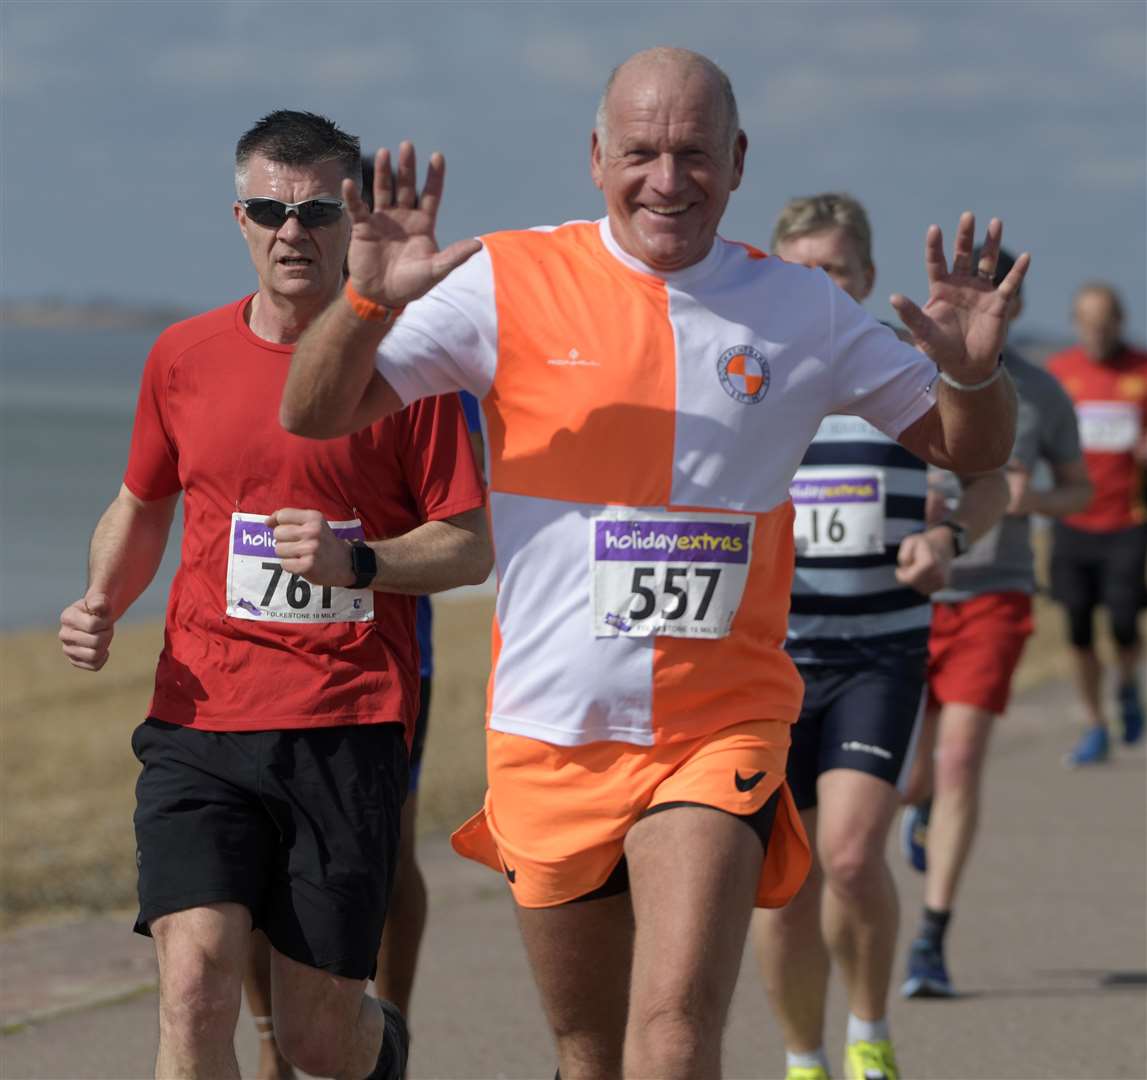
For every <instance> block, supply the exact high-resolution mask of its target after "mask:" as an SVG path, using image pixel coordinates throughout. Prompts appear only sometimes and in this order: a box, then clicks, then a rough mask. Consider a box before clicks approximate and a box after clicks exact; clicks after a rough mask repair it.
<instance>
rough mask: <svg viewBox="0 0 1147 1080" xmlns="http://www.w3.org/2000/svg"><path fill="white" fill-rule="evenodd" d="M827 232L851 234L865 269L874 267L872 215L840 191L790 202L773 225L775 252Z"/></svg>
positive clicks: (790, 200)
mask: <svg viewBox="0 0 1147 1080" xmlns="http://www.w3.org/2000/svg"><path fill="white" fill-rule="evenodd" d="M827 229H843V230H844V231H845V232H846V233H848V235H849V237H850V238H851V239H852V243H853V245H854V247H855V248H856V253H857V255H859V256H860V261H861V262H862V263H863V264H864V268H865V269H866V270H869V269H871V268H872V226H871V225H869V224H868V214H866V213H865V211H864V207H863V206H861V205H860V203H859V202H857V201H856V199H854V198H853V197H852V196H851V195H844V194H842V193H840V192H834V191H826V192H825V193H823V194H821V195H805V196H802V197H801V198H797V199H789V201H788V202H787V203H785V208H784V209H783V210H782V211H781V213H780V217H778V218H777V223H776V225H774V226H773V250H774V251H776V249H777V247H778V246H779V245H780V244H782V243H783V242H784V241H786V240H791V239H793V238H794V237H797V236H808V235H809V234H810V233H818V232H824V231H825V230H827Z"/></svg>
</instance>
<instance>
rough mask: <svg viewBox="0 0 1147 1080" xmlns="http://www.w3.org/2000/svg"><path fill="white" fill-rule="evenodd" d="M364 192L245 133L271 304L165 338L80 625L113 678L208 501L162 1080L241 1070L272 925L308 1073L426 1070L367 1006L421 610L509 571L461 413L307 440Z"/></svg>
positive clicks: (70, 646)
mask: <svg viewBox="0 0 1147 1080" xmlns="http://www.w3.org/2000/svg"><path fill="white" fill-rule="evenodd" d="M358 176H359V144H358V140H357V139H355V138H352V137H350V136H348V135H346V134H345V133H343V132H341V131H339V129H338V128H336V127H335V125H334V124H332V123H331V122H330V121H329V120H326V119H324V118H323V117H319V116H315V115H314V114H311V113H293V112H282V111H281V112H276V113H272V114H270V115H269V116H267V117H265V118H264V119H263V120H261V121H259V123H257V124H256V125H255V126H254V127H253V128H252V129H251V130H250V131H249V132H247V133H246V134H245V135H244V136H243V138H242V139H240V141H239V145H238V148H237V152H236V184H237V188H238V192H239V199H238V201H237V202H236V203H235V209H234V213H235V218H236V221H237V222H238V224H239V227H240V230H241V232H242V234H243V236H244V238H245V239H246V241H247V245H248V248H249V249H250V253H251V257H252V261H253V262H254V264H255V268H256V271H257V273H258V277H259V290H258V292H256V293H255V294H254V295H253V296H249V297H246V298H244V299H243V300H240V301H238V302H235V303H231V304H228V305H226V306H224V307H222V308H219V309H217V310H215V311H211V312H208V313H207V314H205V315H200V316H198V317H196V318H193V319H189V320H187V321H186V322H182V323H179V324H177V325H175V326H173V327H171V328H170V329H168V330H167V331H165V332H164V333H163V334H162V335H161V336H160V338H159V340H158V341H157V342H156V345H155V347H154V348H153V350H152V352H151V355H150V356H149V358H148V361H147V365H146V367H145V370H144V374H143V382H142V387H141V390H140V397H139V406H138V409H137V413H136V420H135V430H134V433H133V436H132V445H131V454H130V457H129V460H128V466H127V471H126V475H125V477H124V484H123V487H122V488H121V490H120V493H119V495H118V496H117V498H116V499H115V501H114V502H113V503H112V504H111V506H110V507H109V508H108V510H107V511H106V512H105V514H104V516H103V517H102V518H101V520H100V523H99V525H98V526H97V528H96V531H95V535H94V536H93V538H92V548H91V561H90V581H89V586H88V589H87V592H86V594H85V595H84V597H83V599H81V600H77V601H76V602H75V603H74V604H72V605H71V606H70V607H69V608H67V609H66V610H65V611H64V612H63V614H62V615H61V631H60V637H61V640H62V641H63V644H64V652H65V654H66V655H67V657H68V658H69V659H70V660H71V662H72V663H73V664H75V665H76V666H77V667H81V668H86V669H88V670H93V671H94V670H99V669H100V668H101V667H102V666H103V665H104V663H105V662H106V660H107V657H108V650H109V646H110V644H111V638H112V634H113V631H114V626H115V622H116V620H117V619H118V618H119V617H120V616H121V615H122V614H123V613H124V612H125V611H126V610H127V609H128V607H130V605H131V603H132V602H133V601H134V600H135V598H136V597H137V596H138V595H139V594H140V593H141V592H142V591H143V589H144V588H145V587H146V586H147V584H148V583H149V582H150V580H151V578H152V577H153V576H154V574H155V570H156V568H157V566H158V564H159V560H160V557H161V555H162V553H163V548H164V545H165V543H166V540H167V535H168V531H169V528H170V525H171V520H172V515H173V513H174V510H175V504H176V502H177V501H178V497H179V495H180V493H183V495H184V530H183V547H182V559H181V563H180V567H179V570H178V572H177V574H176V577H175V581H174V583H173V585H172V589H171V596H170V601H169V604H168V612H167V622H166V635H165V642H164V648H163V652H162V653H161V655H160V658H159V666H158V670H157V673H156V683H155V694H154V697H153V699H152V703H151V709H150V711H149V717H148V719H147V720H146V721H145V722H144V723H143V724H141V725H140V726H139V727H138V728H137V729H136V731H135V734H134V735H133V738H132V748H133V750H134V752H135V754H136V756H137V757H138V758H139V760H140V762H141V763H142V765H143V770H142V773H141V775H140V779H139V783H138V785H137V788H136V794H137V806H136V812H135V826H136V843H137V860H138V862H139V893H140V913H139V919H138V921H137V923H136V929H137V930H138V931H139V932H140V933H144V934H151V935H152V936H153V937H154V938H155V942H156V952H157V956H158V959H159V970H160V984H159V985H160V1044H159V1056H158V1060H157V1062H156V1073H157V1075H159V1076H164V1077H174V1076H191V1075H195V1076H211V1077H238V1076H239V1071H238V1065H237V1063H236V1059H235V1051H234V1045H233V1043H234V1030H235V1021H236V1018H237V1016H238V1011H239V1002H240V992H241V985H242V977H243V972H244V968H245V965H246V957H247V951H248V946H249V942H250V939H251V930H252V928H253V927H258V928H260V929H262V930H263V931H264V932H265V933H266V935H267V937H268V938H269V940H270V942H271V946H272V954H271V968H272V976H273V980H274V986H275V997H274V1027H275V1031H276V1034H277V1041H278V1045H279V1047H280V1049H281V1050H282V1052H283V1054H284V1055H285V1057H286V1058H287V1059H288V1060H289V1061H290V1062H291V1063H293V1064H294V1065H295V1066H297V1067H299V1068H300V1069H302V1070H304V1071H306V1072H308V1073H311V1074H313V1075H322V1076H349V1077H363V1076H367V1074H368V1073H369V1074H370V1076H372V1077H374V1076H378V1077H388V1078H395V1080H396V1078H398V1077H400V1076H401V1075H402V1074H403V1071H404V1068H405V1059H406V1035H405V1024H404V1021H403V1019H402V1016H401V1014H400V1013H399V1012H398V1010H397V1009H395V1008H394V1007H393V1006H392V1005H390V1004H389V1003H382V1006H381V1007H380V1006H379V1005H377V1004H375V1003H374V1000H373V999H371V998H368V997H366V996H365V994H364V989H365V984H366V980H367V979H368V978H369V977H370V976H371V974H372V973H373V969H374V963H375V957H376V955H377V952H378V945H379V940H380V936H381V932H382V924H383V920H384V918H385V911H386V904H387V898H388V895H389V892H390V886H391V882H392V879H393V874H394V867H395V859H396V852H397V847H398V838H399V815H400V811H401V806H402V802H403V799H404V797H405V794H406V786H407V744H408V740H409V731H410V728H411V725H412V723H413V720H414V716H415V713H416V711H417V707H418V650H417V646H416V644H415V638H414V609H415V596H416V595H417V594H420V593H428V592H436V591H439V590H441V589H445V588H450V587H452V586H455V585H460V584H464V583H470V582H478V581H481V580H483V579H484V578H485V576H486V574H487V573H488V571H489V566H490V548H489V540H488V536H487V533H486V527H485V516H484V511H483V509H482V507H483V503H484V496H483V489H482V482H481V479H480V477H479V474H478V471H477V468H476V466H475V463H474V460H473V455H472V453H471V450H470V446H469V442H468V436H467V432H466V425H465V422H464V420H463V417H462V412H461V407H460V405H459V404H458V402H457V399H456V398H455V397H453V396H451V397H444V398H439V399H430V400H428V401H426V402H425V403H424V404H421V405H419V406H416V407H414V408H411V409H409V410H406V411H404V412H403V413H401V414H396V415H394V416H393V417H391V418H388V419H386V420H382V421H379V422H376V423H375V424H373V425H371V426H370V427H369V428H367V429H365V430H363V431H361V432H358V433H357V434H355V435H353V436H349V437H346V438H342V439H338V440H334V441H332V442H329V443H323V444H317V443H313V442H308V441H306V440H304V439H301V438H296V437H295V436H292V435H289V434H287V433H286V432H285V431H284V430H283V429H282V428H281V427H280V425H279V420H278V403H279V399H280V396H281V392H282V387H283V383H284V381H285V378H286V374H287V369H288V366H289V363H290V358H291V354H292V352H293V349H294V342H295V341H296V340H297V338H298V336H299V334H301V333H302V331H303V330H304V329H305V328H306V326H307V325H308V323H309V322H310V321H311V320H312V319H313V318H314V317H315V316H316V315H317V314H318V313H319V312H320V311H322V309H323V308H324V307H325V306H326V305H327V304H328V303H329V302H330V301H331V300H332V299H333V298H334V296H335V295H336V294H337V293H338V291H339V289H340V287H341V285H342V281H343V273H344V266H345V260H346V253H347V248H348V245H349V242H350V230H351V225H350V218H349V216H348V215H347V214H346V212H345V210H344V207H343V203H342V200H341V199H340V198H339V189H340V185H341V183H342V181H343V179H344V178H347V177H353V178H356V179H357V178H358ZM300 507H306V508H307V509H298V508H300Z"/></svg>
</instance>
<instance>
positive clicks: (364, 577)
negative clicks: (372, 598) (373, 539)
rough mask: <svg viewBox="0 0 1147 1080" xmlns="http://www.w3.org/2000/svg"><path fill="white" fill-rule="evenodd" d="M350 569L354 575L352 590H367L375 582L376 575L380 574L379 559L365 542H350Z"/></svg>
mask: <svg viewBox="0 0 1147 1080" xmlns="http://www.w3.org/2000/svg"><path fill="white" fill-rule="evenodd" d="M350 568H351V572H352V573H353V574H354V581H352V582H351V585H350V587H351V588H352V589H365V588H367V587H368V586H369V585H370V583H371V582H372V581H374V575H375V574H377V573H378V557H377V556H376V555H375V553H374V548H372V547H371V546H370V545H369V544H368V543H367V542H366V541H365V540H352V541H351V542H350Z"/></svg>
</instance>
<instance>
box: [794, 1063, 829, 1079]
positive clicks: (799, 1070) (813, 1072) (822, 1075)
mask: <svg viewBox="0 0 1147 1080" xmlns="http://www.w3.org/2000/svg"><path fill="white" fill-rule="evenodd" d="M785 1080H832V1077H830V1076H829V1075H828V1069H826V1068H824V1066H823V1065H813V1066H811V1067H810V1066H808V1065H790V1066H789V1067H788V1071H787V1072H786V1073H785Z"/></svg>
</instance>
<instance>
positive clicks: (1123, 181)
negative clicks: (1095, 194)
mask: <svg viewBox="0 0 1147 1080" xmlns="http://www.w3.org/2000/svg"><path fill="white" fill-rule="evenodd" d="M1071 175H1072V178H1073V179H1074V180H1075V181H1076V182H1077V183H1078V184H1080V185H1081V186H1082V187H1086V188H1090V189H1091V190H1093V191H1105V192H1112V191H1138V192H1142V191H1143V186H1144V184H1145V183H1147V158H1145V157H1143V156H1141V155H1140V156H1130V157H1086V156H1085V157H1079V158H1077V159H1075V161H1074V162H1073V164H1072V168H1071Z"/></svg>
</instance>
